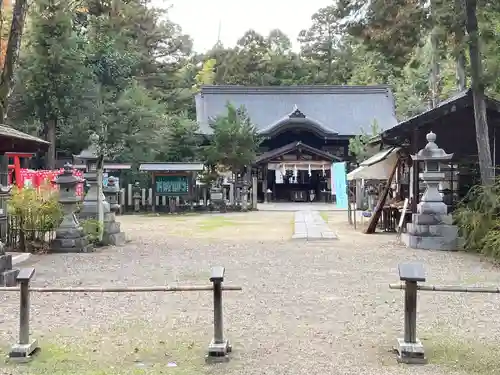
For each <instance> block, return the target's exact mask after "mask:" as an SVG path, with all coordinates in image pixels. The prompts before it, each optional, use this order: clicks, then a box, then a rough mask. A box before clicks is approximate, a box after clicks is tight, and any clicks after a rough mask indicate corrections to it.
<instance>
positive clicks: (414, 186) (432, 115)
mask: <svg viewBox="0 0 500 375" xmlns="http://www.w3.org/2000/svg"><path fill="white" fill-rule="evenodd" d="M486 107H487V119H488V128H489V141H490V151H491V159H492V161H493V165H495V166H498V165H499V164H500V102H499V101H497V100H494V99H492V98H489V97H487V98H486ZM431 131H432V132H433V133H435V134H436V136H437V140H436V144H437V145H438V146H439V147H441V148H442V149H444V150H445V151H446V152H447V153H453V159H452V161H451V163H452V167H453V169H455V170H456V175H457V178H456V181H454V186H453V190H454V195H455V198H454V200H457V199H460V198H461V197H463V196H464V195H465V194H466V193H467V191H468V190H469V189H470V188H471V187H472V186H473V185H474V184H476V183H479V166H478V152H477V142H476V127H475V121H474V103H473V99H472V91H471V90H470V89H469V90H465V91H462V92H460V93H458V94H456V95H454V96H452V97H451V98H449V99H448V100H445V101H443V102H442V103H440V104H439V105H438V106H437V107H435V108H433V109H430V110H428V111H426V112H424V113H421V114H420V115H417V116H414V117H412V118H409V119H408V120H405V121H403V122H400V123H399V124H398V125H397V126H394V127H393V128H391V129H387V130H385V131H384V132H382V134H381V137H380V140H379V141H378V143H379V145H380V146H381V147H384V148H385V147H388V146H392V147H394V146H395V147H400V148H401V150H402V154H403V155H409V154H415V153H416V152H418V150H420V149H422V148H423V147H425V145H426V143H427V141H426V135H427V134H428V133H429V132H431ZM407 161H408V160H407ZM408 166H409V167H410V171H409V180H410V181H409V185H410V186H409V191H410V195H411V196H413V191H418V192H419V193H420V194H421V193H422V191H421V190H422V189H421V186H420V185H421V184H420V183H419V179H418V173H419V166H418V165H416V164H415V163H413V165H411V166H410V165H408ZM497 170H498V169H497ZM417 202H418V196H417V197H416V199H415V200H414V204H413V206H414V207H415V204H416V203H417Z"/></svg>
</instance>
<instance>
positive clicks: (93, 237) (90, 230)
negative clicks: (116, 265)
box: [80, 219, 104, 245]
mask: <svg viewBox="0 0 500 375" xmlns="http://www.w3.org/2000/svg"><path fill="white" fill-rule="evenodd" d="M80 225H81V226H82V228H83V231H84V232H85V234H86V235H87V236H88V238H89V241H90V242H91V243H93V244H94V245H97V244H99V242H100V240H101V234H102V231H103V229H104V228H103V225H102V224H101V222H99V220H96V219H87V220H82V221H80Z"/></svg>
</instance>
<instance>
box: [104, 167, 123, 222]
mask: <svg viewBox="0 0 500 375" xmlns="http://www.w3.org/2000/svg"><path fill="white" fill-rule="evenodd" d="M103 191H104V196H105V197H106V200H107V201H108V203H109V209H110V210H111V212H114V213H115V214H116V213H118V212H120V203H119V196H120V187H119V186H118V185H117V184H116V178H115V177H113V176H109V178H108V186H105V187H104V189H103Z"/></svg>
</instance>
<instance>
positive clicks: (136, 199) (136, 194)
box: [132, 181, 142, 212]
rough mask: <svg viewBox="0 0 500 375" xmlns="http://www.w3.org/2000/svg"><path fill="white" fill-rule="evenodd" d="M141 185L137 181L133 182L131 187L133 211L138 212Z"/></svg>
mask: <svg viewBox="0 0 500 375" xmlns="http://www.w3.org/2000/svg"><path fill="white" fill-rule="evenodd" d="M141 199H142V196H141V185H140V183H139V181H136V182H135V183H134V187H133V188H132V200H133V201H134V211H135V212H139V211H140V210H141Z"/></svg>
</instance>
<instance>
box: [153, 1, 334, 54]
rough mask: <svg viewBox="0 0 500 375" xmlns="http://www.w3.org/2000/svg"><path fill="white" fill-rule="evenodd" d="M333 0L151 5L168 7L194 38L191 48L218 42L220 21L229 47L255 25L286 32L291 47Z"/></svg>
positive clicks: (205, 47) (264, 31)
mask: <svg viewBox="0 0 500 375" xmlns="http://www.w3.org/2000/svg"><path fill="white" fill-rule="evenodd" d="M332 3H333V1H332V0H302V1H301V0H299V1H296V2H295V1H293V2H290V1H286V0H251V1H245V0H154V5H156V6H159V7H169V6H171V9H170V11H169V15H170V19H171V20H172V21H174V22H175V23H177V24H179V25H180V26H181V27H182V30H183V32H185V33H186V34H189V35H190V36H191V37H192V38H193V39H194V49H195V51H197V52H204V51H206V50H208V49H210V48H211V47H212V46H213V45H214V44H215V43H216V42H217V34H218V30H219V23H220V25H221V32H220V37H221V41H222V43H223V44H224V45H225V46H227V47H231V46H234V45H235V44H236V42H237V40H238V39H239V38H240V37H241V36H243V34H244V33H245V31H247V30H249V29H254V30H255V31H257V32H258V33H260V34H263V35H267V34H268V33H269V31H271V30H272V29H276V28H277V29H281V31H283V32H284V33H285V34H287V35H288V36H289V37H290V39H291V41H292V43H294V47H295V48H294V49H296V48H297V47H298V46H297V35H298V34H299V32H300V30H302V29H306V28H308V27H309V26H310V24H311V16H312V15H313V13H315V12H316V11H317V10H318V9H320V8H322V7H325V6H328V5H331V4H332Z"/></svg>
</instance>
